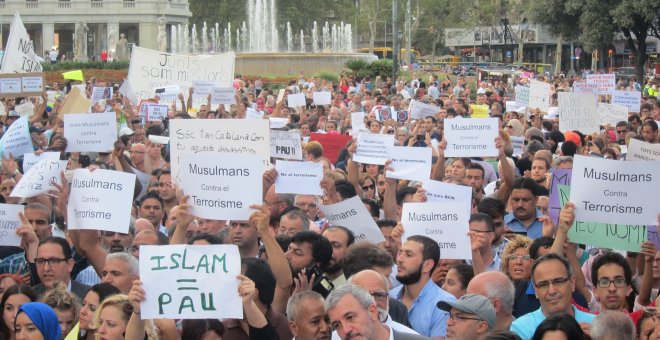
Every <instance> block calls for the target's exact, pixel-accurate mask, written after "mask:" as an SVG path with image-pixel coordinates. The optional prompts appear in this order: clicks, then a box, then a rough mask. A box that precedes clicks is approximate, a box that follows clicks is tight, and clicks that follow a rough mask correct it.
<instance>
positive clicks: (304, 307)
mask: <svg viewBox="0 0 660 340" xmlns="http://www.w3.org/2000/svg"><path fill="white" fill-rule="evenodd" d="M323 302H324V301H323V296H321V294H319V293H317V292H312V291H303V292H298V293H296V294H293V296H292V297H291V298H290V299H289V302H288V303H287V305H286V317H287V319H289V329H291V333H292V334H293V336H294V339H295V340H329V339H330V330H331V329H330V322H329V320H328V318H327V316H326V315H325V311H324V310H323Z"/></svg>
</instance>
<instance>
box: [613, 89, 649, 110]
mask: <svg viewBox="0 0 660 340" xmlns="http://www.w3.org/2000/svg"><path fill="white" fill-rule="evenodd" d="M612 104H616V105H621V106H625V107H626V108H628V112H639V111H640V106H641V105H642V93H641V92H639V91H618V90H614V91H612Z"/></svg>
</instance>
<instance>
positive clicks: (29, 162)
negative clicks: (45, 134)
mask: <svg viewBox="0 0 660 340" xmlns="http://www.w3.org/2000/svg"><path fill="white" fill-rule="evenodd" d="M42 159H48V160H51V161H58V160H60V153H59V152H52V151H47V152H42V153H41V154H40V155H39V156H37V155H36V154H35V153H34V152H31V153H26V154H25V155H23V173H24V174H25V173H27V172H28V171H30V168H32V166H34V165H35V164H37V162H39V161H40V160H42Z"/></svg>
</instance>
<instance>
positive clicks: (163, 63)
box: [128, 46, 235, 99]
mask: <svg viewBox="0 0 660 340" xmlns="http://www.w3.org/2000/svg"><path fill="white" fill-rule="evenodd" d="M234 59H235V55H234V52H228V53H223V54H213V55H183V54H173V53H166V52H159V51H154V50H149V49H146V48H142V47H138V46H133V48H132V49H131V64H130V66H129V68H128V81H129V82H130V83H131V88H132V89H133V91H135V95H136V97H137V98H139V99H147V98H151V97H153V95H154V93H153V89H154V88H157V87H161V86H165V85H178V86H179V87H180V88H181V90H180V91H181V92H183V93H188V89H189V88H190V86H192V82H193V80H206V81H212V82H214V83H215V84H218V85H219V86H223V87H229V86H232V83H233V80H234ZM177 94H178V93H177ZM161 99H162V98H161Z"/></svg>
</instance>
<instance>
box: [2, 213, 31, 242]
mask: <svg viewBox="0 0 660 340" xmlns="http://www.w3.org/2000/svg"><path fill="white" fill-rule="evenodd" d="M23 208H25V206H24V205H22V204H0V246H15V247H18V246H20V245H21V237H20V236H18V235H16V229H18V227H20V225H21V218H20V217H19V216H18V213H19V212H23Z"/></svg>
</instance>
